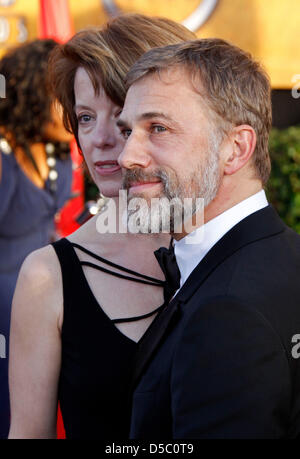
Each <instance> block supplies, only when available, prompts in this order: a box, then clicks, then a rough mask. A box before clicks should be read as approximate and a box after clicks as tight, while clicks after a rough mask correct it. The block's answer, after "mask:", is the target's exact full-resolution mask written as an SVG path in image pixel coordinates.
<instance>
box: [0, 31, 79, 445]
mask: <svg viewBox="0 0 300 459" xmlns="http://www.w3.org/2000/svg"><path fill="white" fill-rule="evenodd" d="M55 46H56V42H55V41H53V40H36V41H33V42H31V43H27V44H24V45H22V46H20V47H18V48H15V49H13V50H11V51H9V52H8V53H7V54H6V55H5V56H4V57H3V58H2V59H1V61H0V74H2V75H3V76H4V78H5V80H6V98H5V99H1V101H0V254H1V255H0V334H1V335H3V336H4V337H5V340H6V349H7V350H8V343H9V328H10V312H11V302H12V298H13V292H14V289H15V285H16V282H17V277H18V273H19V270H20V268H21V265H22V263H23V261H24V259H25V258H26V257H27V255H28V254H29V253H30V252H32V251H34V250H36V249H39V248H40V247H43V246H45V245H47V244H49V242H51V240H53V236H54V217H55V214H56V213H57V211H58V210H59V209H60V208H61V207H62V206H63V205H64V203H65V202H66V200H67V199H69V197H70V194H71V178H72V165H71V160H70V155H69V149H68V141H69V140H70V139H71V138H72V136H71V135H70V133H68V132H67V131H66V130H65V128H64V126H63V123H62V119H61V113H60V112H59V111H58V108H56V107H58V105H57V106H56V105H55V104H54V100H53V97H52V96H50V93H49V88H48V87H47V83H46V79H47V65H48V58H49V54H50V52H51V51H52V50H53V49H54V47H55ZM7 366H8V356H7V352H6V358H5V359H0V438H5V437H7V435H8V429H9V397H8V371H7Z"/></svg>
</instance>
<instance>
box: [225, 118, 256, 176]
mask: <svg viewBox="0 0 300 459" xmlns="http://www.w3.org/2000/svg"><path fill="white" fill-rule="evenodd" d="M255 146H256V133H255V131H254V129H253V128H252V127H251V126H248V125H247V124H243V125H241V126H236V127H234V128H233V130H232V131H231V133H230V151H229V153H228V157H227V159H226V160H225V163H224V174H225V175H232V174H234V173H235V172H237V171H239V170H240V169H241V168H242V167H244V166H245V165H246V164H247V163H249V161H250V160H251V158H252V155H253V152H254V150H255Z"/></svg>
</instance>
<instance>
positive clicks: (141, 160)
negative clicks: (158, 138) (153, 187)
mask: <svg viewBox="0 0 300 459" xmlns="http://www.w3.org/2000/svg"><path fill="white" fill-rule="evenodd" d="M118 163H119V164H120V166H121V167H122V168H124V169H134V168H135V167H142V168H147V167H149V165H150V163H151V155H150V153H149V151H147V145H146V141H144V140H143V139H142V138H140V137H139V136H138V135H135V134H134V133H133V132H132V133H131V135H130V136H129V138H128V139H127V140H126V143H125V145H124V148H123V150H122V152H121V154H120V156H119V158H118Z"/></svg>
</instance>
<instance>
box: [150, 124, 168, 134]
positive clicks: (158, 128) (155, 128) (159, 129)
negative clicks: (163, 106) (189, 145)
mask: <svg viewBox="0 0 300 459" xmlns="http://www.w3.org/2000/svg"><path fill="white" fill-rule="evenodd" d="M152 131H153V132H155V133H159V132H165V131H166V128H165V127H163V126H161V125H160V124H154V125H152Z"/></svg>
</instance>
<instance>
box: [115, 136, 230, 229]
mask: <svg viewBox="0 0 300 459" xmlns="http://www.w3.org/2000/svg"><path fill="white" fill-rule="evenodd" d="M154 177H155V178H159V179H160V180H161V183H162V185H163V191H162V193H161V194H160V195H159V196H157V197H158V198H165V199H160V203H159V204H160V207H159V212H156V213H154V212H153V211H152V212H151V202H147V200H145V201H144V204H145V205H143V206H140V207H139V209H135V210H132V211H128V221H129V220H130V218H132V216H134V214H136V212H138V215H139V220H140V225H139V227H140V232H142V233H151V232H159V233H162V232H167V233H172V234H174V233H176V232H178V231H176V228H181V227H182V224H183V225H184V222H185V212H184V199H185V198H191V199H192V215H195V214H196V213H197V211H199V209H198V207H197V201H196V200H197V198H198V199H199V198H202V199H203V202H204V208H205V207H207V206H208V204H210V203H211V201H212V200H213V199H214V198H215V197H216V195H217V192H218V190H219V186H220V180H221V177H220V170H219V142H216V141H215V140H213V141H211V142H210V151H209V154H207V159H206V162H205V163H204V164H202V165H200V166H198V168H197V170H196V171H195V172H194V173H193V174H192V176H189V177H186V178H185V179H184V181H182V180H181V182H180V181H179V177H178V175H177V174H176V173H175V172H173V171H172V172H171V173H168V172H167V170H166V169H163V168H158V169H156V170H155V171H153V172H152V173H151V174H145V173H144V172H143V171H142V170H140V169H134V170H131V171H127V173H126V174H125V177H124V183H123V187H124V188H126V189H128V188H129V187H130V181H136V179H147V178H148V179H150V178H154ZM199 179H200V180H199ZM136 197H140V198H144V199H145V197H144V195H143V194H140V195H135V196H134V197H129V198H128V203H130V201H131V200H132V199H133V198H136ZM170 201H172V206H171V212H168V211H169V209H170V205H169V203H170ZM168 214H170V218H169V219H168V221H167V220H166V219H165V218H164V216H166V215H168ZM153 228H155V231H153ZM179 232H180V231H179Z"/></svg>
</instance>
